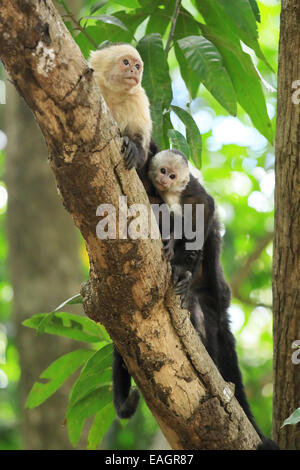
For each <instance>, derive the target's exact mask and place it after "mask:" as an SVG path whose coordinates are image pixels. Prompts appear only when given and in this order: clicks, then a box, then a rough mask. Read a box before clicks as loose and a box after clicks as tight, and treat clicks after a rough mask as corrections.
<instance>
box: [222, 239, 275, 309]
mask: <svg viewBox="0 0 300 470" xmlns="http://www.w3.org/2000/svg"><path fill="white" fill-rule="evenodd" d="M273 236H274V234H273V232H270V233H267V234H266V235H265V236H264V237H263V238H261V239H260V240H258V242H257V245H256V248H255V250H254V251H253V252H252V253H251V254H250V256H247V259H245V261H244V263H241V265H242V267H241V269H239V270H238V272H237V273H236V274H235V275H233V276H232V279H231V281H230V286H231V290H232V294H233V296H234V297H236V298H241V296H240V295H239V289H240V286H241V285H242V283H243V282H244V281H245V279H247V277H248V276H249V274H250V273H251V268H252V265H253V263H254V262H255V261H256V260H257V259H258V258H259V257H260V255H261V253H262V251H263V250H264V249H265V248H266V247H267V246H268V244H269V243H270V242H271V241H272V240H273ZM260 305H261V304H260Z"/></svg>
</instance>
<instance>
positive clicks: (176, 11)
mask: <svg viewBox="0 0 300 470" xmlns="http://www.w3.org/2000/svg"><path fill="white" fill-rule="evenodd" d="M180 7H181V0H176V3H175V8H174V13H173V15H172V21H171V28H170V34H169V37H168V40H167V44H166V55H168V54H169V50H170V48H171V42H172V41H173V37H174V32H175V27H176V21H177V18H178V15H179V12H180Z"/></svg>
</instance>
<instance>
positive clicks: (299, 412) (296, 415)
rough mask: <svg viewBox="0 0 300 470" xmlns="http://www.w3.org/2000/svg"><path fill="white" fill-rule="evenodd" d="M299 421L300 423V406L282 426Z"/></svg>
mask: <svg viewBox="0 0 300 470" xmlns="http://www.w3.org/2000/svg"><path fill="white" fill-rule="evenodd" d="M298 423H300V408H297V409H296V410H295V411H294V412H293V413H292V414H291V415H290V416H289V417H288V418H287V419H285V420H284V423H283V425H282V426H286V425H287V424H298Z"/></svg>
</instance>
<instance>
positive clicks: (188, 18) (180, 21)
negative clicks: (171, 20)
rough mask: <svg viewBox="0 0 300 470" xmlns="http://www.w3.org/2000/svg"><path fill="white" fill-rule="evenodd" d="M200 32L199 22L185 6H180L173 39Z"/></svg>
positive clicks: (176, 39)
mask: <svg viewBox="0 0 300 470" xmlns="http://www.w3.org/2000/svg"><path fill="white" fill-rule="evenodd" d="M199 33H200V29H199V24H198V23H197V21H196V20H195V19H194V18H193V16H192V15H191V14H190V12H188V11H187V10H186V9H185V8H183V7H181V8H180V11H179V15H178V18H177V21H176V26H175V30H174V40H175V41H178V40H179V39H182V38H185V37H187V36H194V35H195V36H197V35H198V34H199Z"/></svg>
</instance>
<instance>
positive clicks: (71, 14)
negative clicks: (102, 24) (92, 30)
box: [59, 0, 98, 49]
mask: <svg viewBox="0 0 300 470" xmlns="http://www.w3.org/2000/svg"><path fill="white" fill-rule="evenodd" d="M59 3H60V4H61V5H62V7H63V8H64V9H65V11H66V15H65V17H66V18H70V20H72V21H73V23H74V24H75V26H76V29H78V30H79V31H81V33H82V34H83V35H84V36H85V37H86V38H87V40H88V41H89V42H90V43H91V44H92V45H93V47H94V48H95V49H97V47H98V45H97V44H96V43H95V41H94V39H93V38H92V37H91V36H90V35H89V34H88V33H87V32H86V29H85V28H83V27H82V26H81V24H80V20H79V21H78V20H77V19H76V18H75V16H74V15H73V13H72V12H71V10H70V9H69V7H68V6H67V5H66V3H65V2H64V0H60V1H59Z"/></svg>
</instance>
